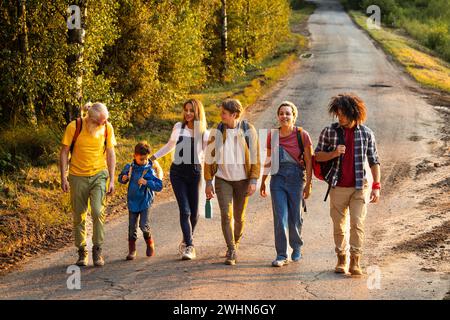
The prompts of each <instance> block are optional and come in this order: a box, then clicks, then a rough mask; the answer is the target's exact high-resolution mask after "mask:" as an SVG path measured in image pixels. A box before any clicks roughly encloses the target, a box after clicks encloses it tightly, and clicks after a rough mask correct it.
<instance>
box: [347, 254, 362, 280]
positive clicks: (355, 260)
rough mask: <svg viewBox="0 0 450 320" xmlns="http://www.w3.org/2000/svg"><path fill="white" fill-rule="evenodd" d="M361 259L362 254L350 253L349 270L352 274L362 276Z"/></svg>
mask: <svg viewBox="0 0 450 320" xmlns="http://www.w3.org/2000/svg"><path fill="white" fill-rule="evenodd" d="M360 259H361V255H360V254H354V253H352V254H351V255H350V268H349V269H348V271H349V272H350V273H351V274H352V276H360V275H362V270H361V267H360V265H359V261H360Z"/></svg>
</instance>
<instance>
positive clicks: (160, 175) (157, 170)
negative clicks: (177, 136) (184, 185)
mask: <svg viewBox="0 0 450 320" xmlns="http://www.w3.org/2000/svg"><path fill="white" fill-rule="evenodd" d="M152 168H153V169H154V170H155V173H156V176H157V177H158V179H159V180H162V178H163V175H164V172H163V169H162V168H161V165H160V164H159V162H158V161H157V160H154V161H153V162H152Z"/></svg>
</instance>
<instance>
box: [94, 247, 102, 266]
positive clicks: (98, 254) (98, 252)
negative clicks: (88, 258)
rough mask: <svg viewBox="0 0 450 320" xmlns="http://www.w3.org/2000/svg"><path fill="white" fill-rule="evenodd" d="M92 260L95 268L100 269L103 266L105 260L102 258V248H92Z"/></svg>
mask: <svg viewBox="0 0 450 320" xmlns="http://www.w3.org/2000/svg"><path fill="white" fill-rule="evenodd" d="M92 259H93V260H94V266H96V267H102V266H104V265H105V260H103V256H102V247H99V246H94V247H92Z"/></svg>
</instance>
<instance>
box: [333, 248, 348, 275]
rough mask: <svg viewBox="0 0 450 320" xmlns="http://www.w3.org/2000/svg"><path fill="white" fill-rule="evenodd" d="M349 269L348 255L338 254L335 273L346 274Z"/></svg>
mask: <svg viewBox="0 0 450 320" xmlns="http://www.w3.org/2000/svg"><path fill="white" fill-rule="evenodd" d="M346 269H347V255H346V254H339V253H338V254H337V264H336V267H335V268H334V272H336V273H345V272H346Z"/></svg>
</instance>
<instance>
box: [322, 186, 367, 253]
mask: <svg viewBox="0 0 450 320" xmlns="http://www.w3.org/2000/svg"><path fill="white" fill-rule="evenodd" d="M368 191H369V189H368V185H367V183H365V184H364V189H363V190H357V189H355V188H343V187H335V188H331V190H330V215H331V219H332V220H333V234H334V243H335V246H336V248H335V251H336V253H338V254H345V253H346V252H347V247H348V246H347V241H346V226H347V216H348V215H349V213H350V241H349V242H350V253H354V254H361V253H362V247H363V242H364V220H365V218H366V213H367V196H368Z"/></svg>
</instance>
